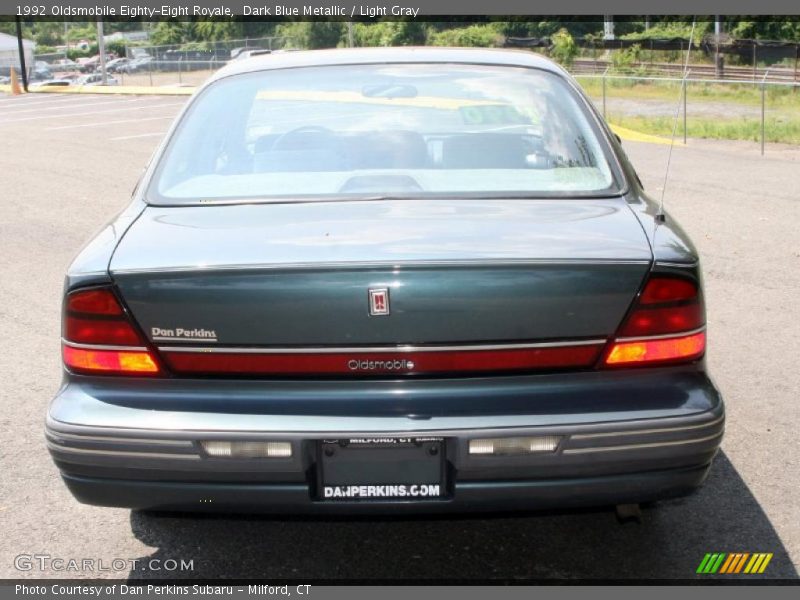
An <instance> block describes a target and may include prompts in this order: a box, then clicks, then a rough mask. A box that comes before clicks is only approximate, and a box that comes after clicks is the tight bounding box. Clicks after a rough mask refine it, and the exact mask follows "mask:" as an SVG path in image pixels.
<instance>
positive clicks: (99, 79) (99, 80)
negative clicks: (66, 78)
mask: <svg viewBox="0 0 800 600" xmlns="http://www.w3.org/2000/svg"><path fill="white" fill-rule="evenodd" d="M74 85H119V81H118V80H117V79H115V78H114V77H113V76H111V75H108V74H106V82H105V84H103V74H102V73H91V74H89V75H82V76H81V77H78V78H77V79H76V80H75V82H74Z"/></svg>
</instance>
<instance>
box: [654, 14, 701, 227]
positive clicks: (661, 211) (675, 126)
mask: <svg viewBox="0 0 800 600" xmlns="http://www.w3.org/2000/svg"><path fill="white" fill-rule="evenodd" d="M696 24H697V20H696V19H695V18H694V17H693V18H692V31H691V33H690V34H689V47H688V48H687V49H686V60H685V61H684V63H683V74H682V76H681V93H680V95H679V96H678V104H677V106H675V118H674V119H673V121H672V139H671V140H670V143H669V154H668V155H667V169H666V171H665V172H664V185H663V186H661V200H660V201H659V203H658V214H656V223H663V222H664V221H665V220H666V215H665V214H664V194H666V192H667V178H668V177H669V165H670V163H671V162H672V148H673V147H674V146H675V134H676V133H677V131H678V117H679V116H680V114H681V104H682V103H683V97H684V95H685V94H686V80H687V78H688V77H689V56H691V54H692V43H693V42H694V29H695V26H696Z"/></svg>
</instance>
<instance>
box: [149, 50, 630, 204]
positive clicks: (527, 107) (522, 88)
mask: <svg viewBox="0 0 800 600" xmlns="http://www.w3.org/2000/svg"><path fill="white" fill-rule="evenodd" d="M598 135H600V134H599V130H598V129H596V127H595V126H593V125H592V124H591V123H590V117H589V113H588V111H587V109H586V107H585V105H583V103H582V100H581V99H580V98H579V97H578V96H577V94H576V93H575V92H574V90H572V89H571V88H570V87H569V85H568V84H567V83H566V82H565V81H564V80H563V79H562V78H561V77H559V76H558V75H555V74H552V73H548V72H545V71H539V70H535V69H525V68H512V67H489V66H475V65H454V64H392V65H347V66H327V67H313V68H295V69H285V70H273V71H262V72H257V73H249V74H245V75H238V76H233V77H228V78H224V79H221V80H219V81H218V82H216V83H214V84H212V85H211V86H209V87H208V88H207V89H206V90H205V91H204V92H203V93H202V94H200V96H199V97H198V98H197V99H196V100H195V101H194V102H193V104H192V106H191V108H190V109H189V111H188V112H187V113H186V115H185V116H184V118H183V119H182V122H181V123H180V125H179V126H178V128H177V130H176V132H175V134H174V135H173V137H172V139H171V141H170V142H169V145H168V147H167V150H166V152H165V154H164V156H163V157H162V159H161V162H160V164H159V166H158V168H157V169H156V173H155V177H154V179H153V182H152V183H151V185H150V189H149V196H150V200H151V201H152V202H154V203H158V204H180V203H193V204H194V203H198V202H221V201H231V200H239V199H243V200H253V199H262V200H265V201H269V200H281V201H285V200H292V199H298V200H313V199H319V200H330V199H336V198H338V197H343V198H351V197H366V198H371V197H413V198H420V197H423V198H424V197H428V196H430V197H436V196H448V197H452V196H463V197H501V196H505V197H527V196H536V197H540V196H585V195H598V194H605V193H611V192H615V191H617V186H616V184H615V179H614V176H613V173H612V169H611V168H610V166H609V162H608V160H607V156H606V154H605V152H604V148H605V149H606V151H607V145H605V144H601V143H600V142H599V141H598Z"/></svg>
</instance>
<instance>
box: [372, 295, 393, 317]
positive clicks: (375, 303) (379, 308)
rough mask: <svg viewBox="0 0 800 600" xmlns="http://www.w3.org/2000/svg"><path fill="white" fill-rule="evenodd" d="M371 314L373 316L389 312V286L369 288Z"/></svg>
mask: <svg viewBox="0 0 800 600" xmlns="http://www.w3.org/2000/svg"><path fill="white" fill-rule="evenodd" d="M369 314H370V316H373V317H380V316H385V315H388V314H389V290H388V289H387V288H380V289H370V290H369Z"/></svg>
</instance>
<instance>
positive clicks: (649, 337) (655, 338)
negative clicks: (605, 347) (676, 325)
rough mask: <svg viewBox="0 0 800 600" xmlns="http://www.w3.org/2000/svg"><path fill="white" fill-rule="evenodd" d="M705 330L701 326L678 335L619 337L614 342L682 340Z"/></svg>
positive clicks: (704, 327)
mask: <svg viewBox="0 0 800 600" xmlns="http://www.w3.org/2000/svg"><path fill="white" fill-rule="evenodd" d="M705 330H706V326H705V325H703V326H702V327H698V328H697V329H692V330H691V331H679V332H678V333H665V334H664V335H643V336H639V337H621V338H616V339H615V340H614V341H616V342H644V341H647V340H666V339H668V338H682V337H688V336H690V335H695V334H696V333H700V332H702V331H705Z"/></svg>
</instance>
